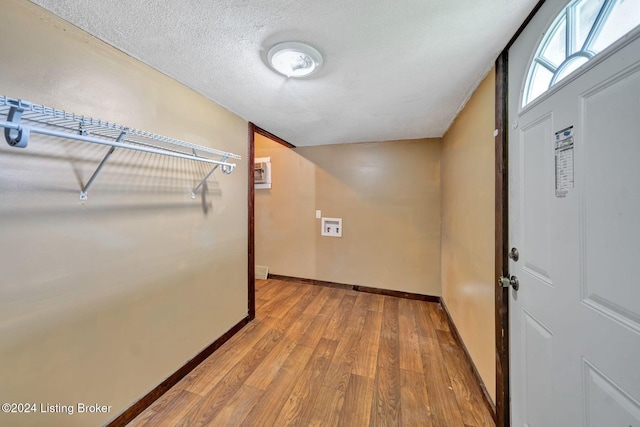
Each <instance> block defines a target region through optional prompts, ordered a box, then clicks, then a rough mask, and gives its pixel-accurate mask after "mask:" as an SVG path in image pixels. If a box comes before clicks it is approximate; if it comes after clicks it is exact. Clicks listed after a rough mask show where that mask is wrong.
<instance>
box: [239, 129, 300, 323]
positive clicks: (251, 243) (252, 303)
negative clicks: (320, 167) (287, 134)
mask: <svg viewBox="0 0 640 427" xmlns="http://www.w3.org/2000/svg"><path fill="white" fill-rule="evenodd" d="M248 129H249V149H248V151H249V155H248V156H247V157H248V158H249V165H248V168H247V169H248V174H249V175H248V179H247V185H248V191H247V194H248V195H247V217H248V224H247V226H248V239H247V240H248V256H247V262H248V265H247V281H248V318H249V321H251V320H253V319H255V318H256V258H255V250H256V248H255V182H254V176H253V163H254V162H255V157H256V155H255V154H256V153H255V151H256V147H255V145H256V141H255V135H256V134H259V135H262V136H264V137H265V138H269V139H270V140H272V141H275V142H277V143H278V144H282V145H284V146H285V147H287V148H296V146H295V145H293V144H291V143H289V142H287V141H285V140H284V139H282V138H280V137H278V136H276V135H274V134H272V133H271V132H268V131H266V130H264V129H262V128H261V127H259V126H256V125H255V124H253V123H252V122H249V123H248Z"/></svg>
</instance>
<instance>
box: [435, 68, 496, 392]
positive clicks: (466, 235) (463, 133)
mask: <svg viewBox="0 0 640 427" xmlns="http://www.w3.org/2000/svg"><path fill="white" fill-rule="evenodd" d="M494 74H495V71H494V70H491V71H490V72H489V74H488V75H487V77H486V78H485V79H484V81H483V82H482V83H481V84H480V86H479V87H478V88H477V89H476V91H475V93H474V94H473V96H472V97H471V99H470V100H469V102H468V103H467V105H466V106H465V108H464V109H463V110H462V112H461V113H460V114H459V115H458V117H457V118H456V120H455V122H454V123H453V125H452V126H451V127H450V128H449V130H448V131H447V133H446V134H445V136H444V138H443V143H442V297H443V299H444V301H445V303H446V305H447V307H448V308H449V311H450V312H451V316H452V317H453V320H454V322H455V324H456V326H457V328H458V330H459V332H460V335H461V336H462V339H463V341H464V342H465V345H466V346H467V349H468V350H469V353H470V354H471V357H472V358H473V361H474V363H475V365H476V367H477V369H478V371H479V372H480V376H481V377H482V379H483V381H484V383H485V385H486V387H487V390H488V391H489V393H490V395H491V397H492V398H493V399H494V400H495V336H494V334H495V330H494V324H495V322H494V316H495V314H494V299H495V297H494V283H495V280H494V271H493V270H494V248H495V237H494V231H495V225H494V220H495V190H494V185H495V179H494V174H495V172H494V171H495V160H494V137H493V129H494V105H495V100H494V96H495V95H494V89H495V76H494Z"/></svg>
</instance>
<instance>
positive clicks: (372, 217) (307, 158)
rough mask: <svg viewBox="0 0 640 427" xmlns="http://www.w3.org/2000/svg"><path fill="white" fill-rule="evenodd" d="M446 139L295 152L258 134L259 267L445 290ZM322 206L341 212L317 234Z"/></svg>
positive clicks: (315, 276) (372, 283)
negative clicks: (268, 174)
mask: <svg viewBox="0 0 640 427" xmlns="http://www.w3.org/2000/svg"><path fill="white" fill-rule="evenodd" d="M440 145H441V144H440V140H439V139H421V140H410V141H391V142H375V143H359V144H340V145H327V146H317V147H299V148H296V149H293V150H292V149H288V148H286V147H284V146H282V145H280V144H277V143H275V142H273V141H271V140H269V139H267V138H264V137H262V136H261V135H256V157H271V160H272V170H273V186H272V189H271V190H256V199H255V217H256V225H255V228H256V264H258V265H267V266H268V267H269V271H270V273H273V274H281V275H287V276H294V277H303V278H310V279H317V280H326V281H332V282H338V283H346V284H357V285H362V286H372V287H377V288H384V289H390V290H397V291H404V292H412V293H418V294H427V295H440ZM316 209H320V210H321V211H322V215H323V216H325V217H339V218H342V219H343V229H344V230H343V237H342V238H332V237H322V236H320V220H319V219H316V218H315V211H316Z"/></svg>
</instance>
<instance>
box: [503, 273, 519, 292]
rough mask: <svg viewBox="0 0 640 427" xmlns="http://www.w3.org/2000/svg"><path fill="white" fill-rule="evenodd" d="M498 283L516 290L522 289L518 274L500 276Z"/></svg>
mask: <svg viewBox="0 0 640 427" xmlns="http://www.w3.org/2000/svg"><path fill="white" fill-rule="evenodd" d="M498 283H499V284H500V285H502V287H503V288H508V287H509V286H511V287H512V288H513V290H514V291H517V290H518V289H520V282H518V278H517V277H516V276H511V277H504V276H502V277H499V278H498Z"/></svg>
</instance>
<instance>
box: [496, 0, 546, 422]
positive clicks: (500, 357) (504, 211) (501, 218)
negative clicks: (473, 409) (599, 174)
mask: <svg viewBox="0 0 640 427" xmlns="http://www.w3.org/2000/svg"><path fill="white" fill-rule="evenodd" d="M544 2H545V0H539V1H538V3H537V4H536V5H535V7H534V8H533V10H532V11H531V13H530V14H529V16H527V18H526V19H525V21H524V22H523V23H522V25H521V26H520V28H518V30H517V31H516V33H515V34H514V35H513V37H512V38H511V40H509V43H507V45H506V47H505V48H504V50H503V51H502V53H500V56H499V57H498V59H496V63H495V68H496V71H495V72H496V92H495V96H496V98H495V99H496V102H495V108H496V112H495V125H496V130H497V131H498V133H497V135H496V137H495V163H496V172H495V185H496V189H495V190H496V195H495V199H496V213H495V222H496V228H495V233H496V241H495V276H496V288H495V289H496V292H495V296H496V300H495V304H496V305H495V319H496V320H495V325H496V427H508V426H510V425H511V404H510V401H511V399H510V398H511V394H510V389H509V289H508V288H503V287H502V286H501V285H499V284H498V283H497V278H498V277H501V276H508V275H509V260H508V258H507V252H508V251H509V164H508V158H509V151H508V148H509V147H508V133H507V132H508V123H509V98H508V77H509V49H510V48H511V46H512V45H513V43H514V42H515V41H516V39H517V38H518V36H519V35H520V34H521V33H522V31H523V30H524V29H525V28H526V26H527V25H528V24H529V22H530V21H531V19H533V17H534V16H535V14H536V13H537V12H538V10H539V9H540V7H542V5H543V4H544Z"/></svg>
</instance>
